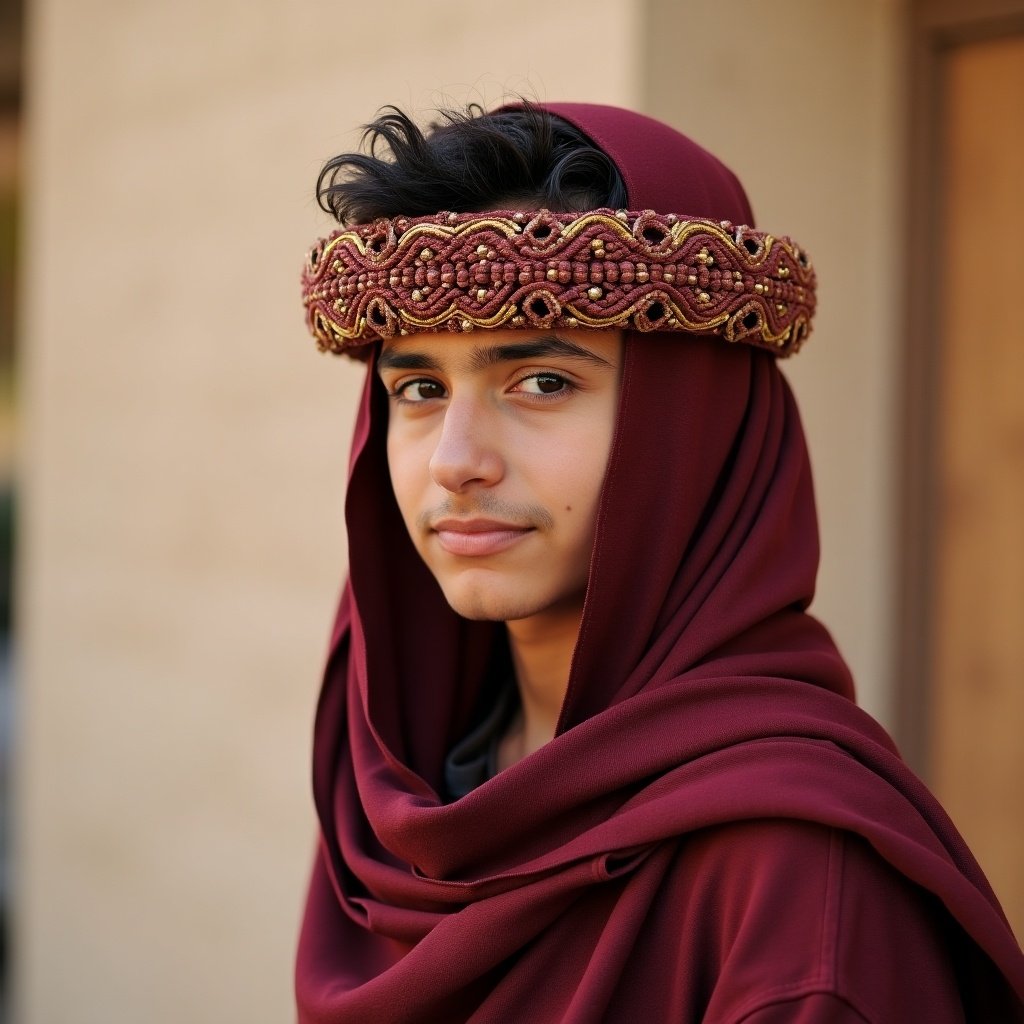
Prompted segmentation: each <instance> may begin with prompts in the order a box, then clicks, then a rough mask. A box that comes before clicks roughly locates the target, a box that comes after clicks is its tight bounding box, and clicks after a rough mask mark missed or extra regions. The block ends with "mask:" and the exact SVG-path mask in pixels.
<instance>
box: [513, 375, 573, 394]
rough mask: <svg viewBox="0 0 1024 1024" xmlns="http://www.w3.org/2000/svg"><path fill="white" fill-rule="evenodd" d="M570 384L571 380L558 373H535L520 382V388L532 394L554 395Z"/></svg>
mask: <svg viewBox="0 0 1024 1024" xmlns="http://www.w3.org/2000/svg"><path fill="white" fill-rule="evenodd" d="M568 386H569V382H568V381H567V380H566V379H565V378H564V377H559V376H558V374H557V373H535V374H534V375H533V376H532V377H525V378H524V379H523V380H521V381H520V382H519V390H520V391H525V392H526V393H527V394H532V395H554V394H557V393H558V392H559V391H564V390H565V389H566V388H568Z"/></svg>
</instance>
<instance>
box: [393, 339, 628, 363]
mask: <svg viewBox="0 0 1024 1024" xmlns="http://www.w3.org/2000/svg"><path fill="white" fill-rule="evenodd" d="M545 356H561V357H563V358H568V359H581V360H583V361H585V362H588V363H594V364H596V365H598V366H610V365H611V363H609V362H608V360H607V359H602V358H601V357H600V356H599V355H597V354H596V353H595V352H591V351H590V350H589V349H586V348H584V347H583V346H582V345H577V344H576V343H575V342H572V341H569V340H567V339H566V338H560V337H559V336H558V335H557V334H546V335H544V336H542V337H540V338H534V339H532V340H530V341H522V342H513V343H512V344H509V345H486V346H485V345H479V346H477V347H476V348H474V349H473V354H472V357H471V361H470V367H471V369H473V370H485V369H487V368H488V367H490V366H495V365H496V364H498V363H509V362H516V361H518V360H521V359H540V358H543V357H545ZM377 369H378V370H440V369H441V367H440V364H439V363H438V362H437V360H436V359H434V358H433V357H431V356H428V355H425V354H423V353H421V352H395V351H393V350H389V349H385V350H384V351H383V352H381V354H380V356H379V357H378V359H377Z"/></svg>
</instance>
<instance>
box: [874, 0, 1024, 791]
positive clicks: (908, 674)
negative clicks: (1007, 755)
mask: <svg viewBox="0 0 1024 1024" xmlns="http://www.w3.org/2000/svg"><path fill="white" fill-rule="evenodd" d="M906 10H907V24H906V50H905V52H906V56H907V64H906V67H907V69H908V74H909V97H908V100H909V102H908V113H909V116H908V119H907V125H906V128H907V130H906V133H905V137H906V139H907V152H906V158H907V179H906V181H905V183H904V195H905V197H906V203H905V218H906V220H905V225H904V227H905V230H906V232H907V244H906V247H905V250H904V251H905V252H906V254H907V261H906V263H907V266H906V276H905V282H906V288H907V291H906V295H907V303H906V320H905V332H904V338H905V348H904V353H903V360H902V368H901V369H902V382H901V386H900V390H899V394H900V396H901V414H900V427H901V428H902V429H901V438H902V444H901V450H900V452H899V462H898V464H899V468H900V474H899V484H898V489H899V505H900V508H899V516H898V521H897V530H898V538H897V540H898V543H897V545H896V550H897V551H898V552H899V553H900V558H899V564H898V566H897V569H898V572H899V585H898V591H897V620H896V624H897V629H896V638H897V639H896V651H895V659H894V662H895V682H896V685H895V694H894V698H895V707H894V710H895V731H896V735H897V738H898V740H899V743H900V746H901V748H902V750H903V753H904V756H905V757H906V759H907V761H908V762H909V763H910V764H911V766H912V767H913V768H914V769H915V770H916V771H917V772H918V773H919V774H922V775H925V776H927V774H928V768H929V763H930V756H931V753H932V751H931V736H930V728H929V725H930V722H931V712H932V710H933V708H932V703H933V700H932V697H933V694H932V683H931V681H932V679H933V665H932V659H931V652H932V649H933V639H934V637H933V629H934V613H935V606H934V597H935V585H936V582H937V571H936V564H935V563H936V556H937V552H938V542H939V537H938V529H937V520H936V517H935V516H934V515H933V514H931V512H930V510H931V509H934V508H935V507H936V503H937V502H938V501H939V500H940V498H939V470H940V466H939V456H940V452H939V450H938V445H937V438H938V436H939V432H938V422H939V415H940V410H939V408H938V404H939V394H940V391H939V387H940V383H941V381H940V379H939V372H940V368H941V364H942V360H941V358H938V357H937V353H938V354H939V355H941V348H940V346H941V345H942V344H943V337H942V331H941V325H940V323H939V314H938V310H939V291H940V288H941V287H942V282H941V280H938V279H937V270H936V266H937V261H936V260H935V259H934V258H933V257H932V256H931V255H930V254H933V253H936V252H938V251H940V249H939V245H940V243H941V239H942V233H943V227H944V226H943V224H942V223H941V205H940V204H941V196H942V185H943V170H944V169H943V167H942V166H941V144H942V128H943V116H944V112H945V97H944V96H943V87H942V59H943V56H944V54H945V52H946V51H947V50H949V49H950V48H952V47H955V46H959V45H963V44H965V43H971V42H979V41H982V40H988V39H997V38H1000V37H1002V36H1007V35H1015V34H1019V33H1024V0H972V3H970V4H964V3H963V2H962V0H910V2H909V4H908V7H907V9H906Z"/></svg>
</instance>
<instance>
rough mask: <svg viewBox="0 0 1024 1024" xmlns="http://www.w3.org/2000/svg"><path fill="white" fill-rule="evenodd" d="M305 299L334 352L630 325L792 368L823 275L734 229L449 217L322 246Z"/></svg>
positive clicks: (607, 213) (636, 219)
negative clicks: (756, 353) (748, 352)
mask: <svg viewBox="0 0 1024 1024" xmlns="http://www.w3.org/2000/svg"><path fill="white" fill-rule="evenodd" d="M302 298H303V302H304V303H305V306H306V319H307V323H308V324H309V328H310V330H311V331H312V333H313V336H314V337H315V338H316V340H317V344H318V346H319V347H320V349H321V350H322V351H329V352H351V350H352V349H356V348H357V347H358V346H362V345H366V344H369V343H370V342H372V341H375V340H377V339H378V338H390V337H393V336H394V335H396V334H398V335H405V334H414V333H417V332H421V331H441V330H449V331H471V330H473V329H474V328H477V327H481V328H498V327H513V328H514V327H522V328H533V329H546V328H558V327H562V328H566V327H569V328H573V327H583V328H608V327H622V328H629V329H633V330H638V331H686V332H690V333H697V334H708V333H711V334H718V335H721V336H722V337H724V338H725V339H726V340H728V341H741V342H745V343H747V344H750V345H756V346H758V347H760V348H766V349H768V350H770V351H771V352H774V353H775V354H776V355H780V356H787V355H790V354H792V353H793V352H796V351H797V349H799V348H800V346H801V345H802V344H803V342H804V341H805V340H806V339H807V336H808V334H809V333H810V326H811V318H812V317H813V315H814V308H815V275H814V270H813V268H812V266H811V264H810V261H809V260H808V258H807V255H806V253H804V251H803V250H802V249H801V248H800V247H799V246H797V245H796V244H795V243H794V242H793V241H791V240H790V239H789V238H785V237H775V236H773V235H769V234H766V233H765V232H763V231H756V230H754V229H753V228H748V227H743V226H735V225H733V224H731V223H730V222H729V221H712V220H703V219H695V218H694V219H691V218H684V217H678V216H676V215H674V214H667V215H662V214H658V213H654V212H653V211H651V210H644V211H643V212H629V211H626V210H618V211H615V210H610V209H601V210H593V211H590V212H587V213H551V212H549V211H547V210H541V211H539V212H531V213H523V212H517V211H497V212H493V213H440V214H437V215H435V216H431V217H397V218H394V219H390V220H389V219H381V220H377V221H374V222H373V223H370V224H359V225H355V226H353V227H349V228H343V229H341V230H339V231H336V232H334V233H333V234H332V235H330V236H328V237H327V238H325V239H321V240H320V241H319V242H318V243H317V244H316V245H315V246H314V247H313V249H312V250H311V251H310V253H309V256H308V258H307V260H306V266H305V269H304V271H303V274H302ZM352 354H354V353H352Z"/></svg>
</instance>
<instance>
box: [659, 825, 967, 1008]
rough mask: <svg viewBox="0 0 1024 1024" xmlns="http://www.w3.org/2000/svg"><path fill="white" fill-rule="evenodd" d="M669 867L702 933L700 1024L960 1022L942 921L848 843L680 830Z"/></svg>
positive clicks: (917, 893)
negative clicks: (707, 957) (710, 972)
mask: <svg viewBox="0 0 1024 1024" xmlns="http://www.w3.org/2000/svg"><path fill="white" fill-rule="evenodd" d="M678 868H679V870H680V871H681V872H682V877H684V878H688V879H689V880H690V882H691V883H692V890H691V892H692V893H693V894H695V895H696V903H697V904H698V905H700V904H703V908H702V910H701V911H700V918H701V920H702V922H703V924H704V926H705V927H710V928H711V929H712V931H713V932H714V934H713V936H707V938H710V939H711V948H713V949H715V950H716V953H717V956H718V958H719V962H718V964H717V970H716V972H715V977H714V983H713V989H712V997H711V1001H710V1003H709V1007H708V1015H707V1018H706V1019H707V1020H708V1021H709V1022H711V1021H714V1022H716V1024H717V1022H721V1024H739V1022H741V1021H742V1022H744V1024H747V1022H749V1024H755V1022H756V1024H769V1022H775V1021H783V1020H785V1021H804V1020H806V1021H824V1020H835V1021H847V1020H849V1021H861V1020H864V1021H869V1022H876V1021H879V1022H881V1021H891V1020H928V1021H930V1022H935V1024H940V1022H941V1024H944V1022H946V1021H957V1020H962V1019H963V1013H962V1009H961V1008H960V1007H961V1003H960V997H959V994H958V990H957V985H956V978H955V971H954V969H953V963H952V956H951V952H950V945H951V941H952V929H953V927H954V926H953V925H952V923H951V921H950V919H949V918H948V915H947V914H946V912H945V910H944V909H943V908H942V907H941V905H940V904H939V903H938V901H937V900H935V898H934V897H932V896H931V895H930V894H928V893H926V892H925V891H924V890H923V889H921V888H920V887H918V886H916V885H915V884H913V883H912V882H910V881H909V880H908V879H907V878H905V877H904V876H903V875H902V874H900V873H899V872H898V871H896V870H895V869H893V868H892V867H891V866H890V865H889V864H888V863H887V862H886V861H885V860H884V859H883V858H882V857H881V856H879V855H878V854H877V853H876V852H875V850H874V849H873V848H872V847H871V846H870V845H869V844H868V843H867V842H866V841H865V840H863V839H861V838H860V837H859V836H856V835H853V834H852V833H849V832H845V831H843V830H839V829H833V828H829V827H827V826H824V825H820V824H817V823H814V822H804V821H796V820H788V819H787V820H782V819H763V820H755V821H748V822H739V823H732V824H728V825H722V826H716V827H714V828H709V829H705V830H703V831H701V832H696V833H693V834H691V836H690V837H688V838H687V839H686V840H685V841H684V843H683V845H682V847H681V850H680V858H679V861H678ZM687 888H688V889H690V888H691V887H690V886H687Z"/></svg>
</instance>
